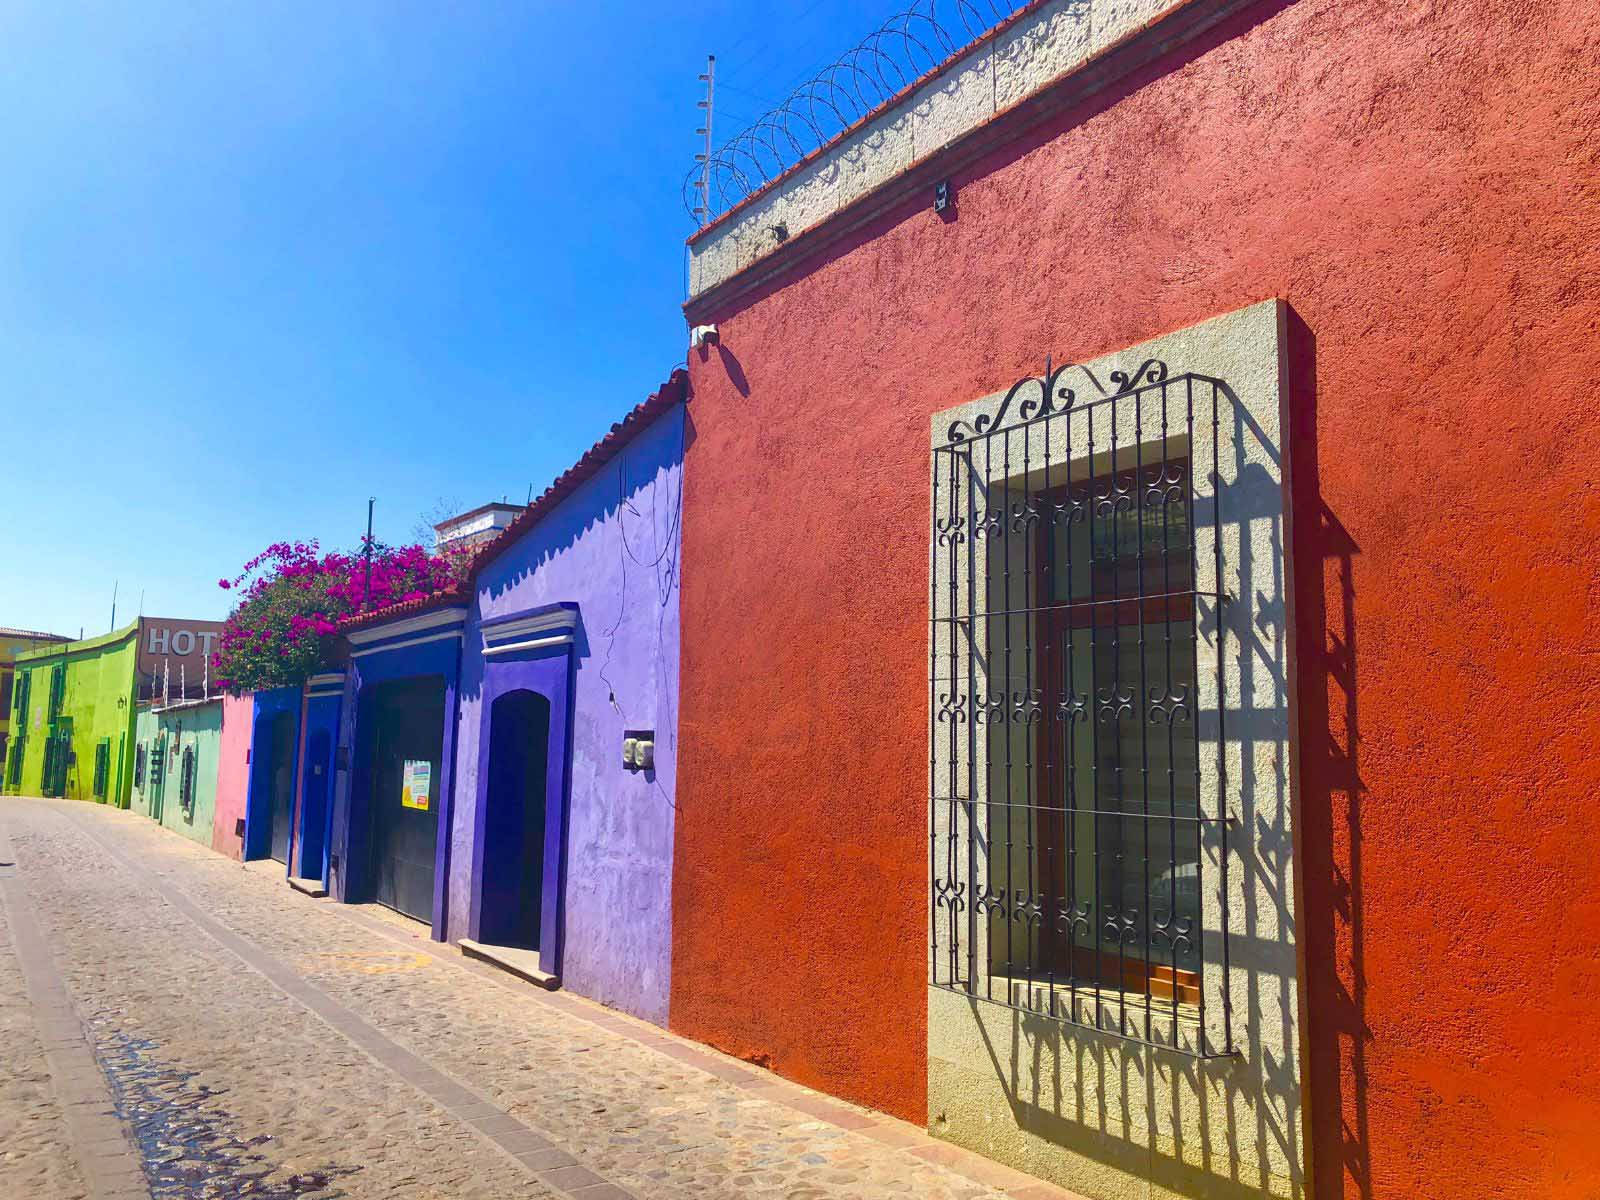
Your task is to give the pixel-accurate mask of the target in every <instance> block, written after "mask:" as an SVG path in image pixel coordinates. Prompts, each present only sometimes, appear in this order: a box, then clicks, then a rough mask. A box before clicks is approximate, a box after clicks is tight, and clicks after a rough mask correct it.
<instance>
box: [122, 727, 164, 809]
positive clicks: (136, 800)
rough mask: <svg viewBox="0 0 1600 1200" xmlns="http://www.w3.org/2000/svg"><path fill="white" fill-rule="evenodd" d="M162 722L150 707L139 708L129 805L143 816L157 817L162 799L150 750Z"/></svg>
mask: <svg viewBox="0 0 1600 1200" xmlns="http://www.w3.org/2000/svg"><path fill="white" fill-rule="evenodd" d="M159 726H160V722H159V721H157V720H156V714H155V713H154V712H152V711H151V710H150V709H148V708H144V707H141V708H140V709H139V716H138V719H137V720H135V722H134V725H133V745H134V753H133V767H132V771H133V787H132V789H131V790H130V793H129V803H128V807H129V808H130V809H132V810H133V811H134V812H136V813H138V814H139V815H140V816H141V817H155V816H157V813H156V806H157V804H158V803H159V800H160V791H161V789H160V788H159V787H158V786H157V785H156V784H155V782H154V777H153V776H152V774H151V771H150V752H151V748H152V746H153V745H154V744H155V740H156V730H157V729H158V728H159ZM141 750H143V751H144V754H143V756H142V757H143V759H144V762H143V764H142V766H141V764H140V761H139V760H140V758H141V755H140V753H139V751H141Z"/></svg>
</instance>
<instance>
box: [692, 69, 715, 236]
mask: <svg viewBox="0 0 1600 1200" xmlns="http://www.w3.org/2000/svg"><path fill="white" fill-rule="evenodd" d="M700 81H701V82H702V83H704V84H705V85H706V98H705V99H704V100H696V101H695V106H696V107H697V108H703V109H705V110H706V123H705V124H704V125H702V126H701V127H700V128H699V129H696V130H695V132H696V133H698V134H700V135H702V136H703V137H704V138H705V151H704V153H701V154H696V155H695V158H696V160H698V162H699V163H700V179H699V182H698V183H697V184H696V188H697V189H698V191H699V192H700V211H699V213H698V214H697V215H698V216H699V218H700V224H701V225H702V226H703V225H706V224H708V223H709V222H710V220H711V116H712V104H713V103H714V102H715V100H716V91H715V89H716V85H717V56H716V55H715V54H708V55H706V73H705V74H704V75H702V76H700Z"/></svg>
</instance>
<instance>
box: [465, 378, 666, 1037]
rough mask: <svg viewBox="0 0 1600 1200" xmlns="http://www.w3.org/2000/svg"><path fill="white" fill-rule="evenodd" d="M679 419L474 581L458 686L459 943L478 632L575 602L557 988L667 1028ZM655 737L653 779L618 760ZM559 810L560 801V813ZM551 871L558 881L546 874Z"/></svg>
mask: <svg viewBox="0 0 1600 1200" xmlns="http://www.w3.org/2000/svg"><path fill="white" fill-rule="evenodd" d="M684 435H685V411H684V409H683V407H682V406H681V405H680V406H677V407H674V408H672V409H670V410H668V411H667V412H666V413H664V414H663V415H662V416H660V417H658V418H657V419H656V420H655V422H654V423H653V424H652V425H651V427H650V428H649V429H647V430H645V431H643V432H642V433H640V434H639V435H638V436H637V437H636V438H635V439H634V440H633V441H632V442H631V443H630V444H629V445H628V446H627V448H626V449H625V450H623V451H622V452H621V453H620V454H619V455H618V456H617V458H616V459H614V460H613V461H612V462H610V463H608V464H607V465H606V466H605V468H604V469H602V470H601V471H600V473H599V474H598V475H596V476H595V477H594V478H592V479H590V480H589V481H588V482H586V483H585V484H583V485H582V486H581V487H580V488H579V489H578V490H577V491H576V492H574V493H573V494H572V495H571V496H570V497H568V498H567V499H566V500H564V501H563V502H562V503H561V505H560V506H559V507H558V508H557V509H556V510H555V511H553V512H552V513H550V514H549V515H548V516H547V517H545V518H544V519H543V520H542V521H540V522H539V523H538V524H537V525H535V526H534V527H533V528H531V529H530V530H528V531H527V532H526V533H523V534H522V535H521V536H520V537H519V538H518V539H517V542H516V544H515V545H513V546H511V547H509V548H508V549H506V550H504V551H503V552H502V553H500V555H499V556H498V557H497V558H496V559H494V560H493V561H492V562H491V563H490V564H489V566H488V567H487V568H486V569H484V570H483V571H482V573H481V574H480V575H479V576H478V578H477V580H476V593H475V603H474V607H473V609H472V611H471V612H470V613H469V616H468V624H467V631H466V642H465V646H466V651H465V653H464V654H463V661H462V678H461V719H460V735H459V744H458V749H457V759H456V770H457V791H456V797H457V803H456V807H455V814H454V822H453V837H454V838H455V846H454V850H453V852H452V855H451V863H452V868H451V879H450V888H451V892H450V905H449V911H450V937H451V938H452V939H459V938H461V937H464V936H468V933H467V929H466V919H467V914H468V913H469V911H470V907H471V897H472V889H473V887H474V886H476V885H475V881H474V880H473V879H472V876H471V871H470V864H471V863H472V861H473V853H472V849H473V847H472V838H473V835H474V825H475V818H476V815H477V814H476V809H477V803H478V792H479V788H478V764H479V748H480V741H481V739H482V738H484V737H486V736H487V727H486V723H485V722H484V720H483V713H482V706H481V704H480V695H479V693H480V688H481V686H482V680H483V671H484V660H483V657H482V654H481V649H482V645H483V639H482V633H481V632H480V629H479V622H480V621H482V620H486V619H493V618H495V617H503V616H508V615H511V614H516V613H522V612H526V611H528V610H530V609H536V608H541V607H543V606H546V605H553V604H561V603H575V604H576V605H577V606H578V614H579V616H578V628H577V637H576V642H575V644H574V645H573V647H572V653H573V654H574V655H575V656H576V662H575V671H574V673H573V683H572V699H571V730H572V736H571V751H570V753H571V762H570V800H569V808H568V813H567V825H566V828H567V845H566V867H565V895H564V897H563V898H562V911H563V938H562V951H561V963H560V975H561V982H562V987H563V988H567V989H570V990H572V991H575V992H578V993H580V994H582V995H585V996H589V997H590V998H592V999H595V1000H598V1001H600V1002H602V1003H604V1004H609V1005H613V1006H615V1007H617V1008H620V1009H623V1010H625V1011H627V1012H630V1013H633V1014H634V1015H636V1016H640V1017H643V1018H645V1019H646V1020H650V1021H654V1022H656V1023H658V1024H665V1023H666V1020H667V1005H668V999H669V992H668V988H669V977H670V970H669V965H670V954H671V944H672V943H671V929H672V907H671V886H672V838H673V821H674V814H675V803H676V770H675V767H676V745H675V742H676V737H677V705H678V601H679V595H678V558H679V544H680V541H679V539H680V522H679V511H680V507H679V506H680V504H681V500H682V467H681V462H682V455H683V443H684ZM624 730H654V731H655V735H656V751H655V768H654V770H653V771H637V772H635V771H628V770H625V769H624V767H623V763H622V741H623V732H624ZM552 802H553V801H552ZM546 869H547V870H548V869H550V864H549V863H548V862H547V864H546Z"/></svg>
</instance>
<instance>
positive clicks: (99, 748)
mask: <svg viewBox="0 0 1600 1200" xmlns="http://www.w3.org/2000/svg"><path fill="white" fill-rule="evenodd" d="M110 768H111V739H110V738H101V739H100V740H99V741H98V742H97V743H95V747H94V798H95V799H96V800H104V799H105V798H106V777H107V776H108V775H109V774H110Z"/></svg>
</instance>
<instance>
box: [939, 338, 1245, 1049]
mask: <svg viewBox="0 0 1600 1200" xmlns="http://www.w3.org/2000/svg"><path fill="white" fill-rule="evenodd" d="M1069 384H1071V385H1075V387H1076V388H1077V389H1081V392H1082V394H1081V395H1080V394H1079V391H1078V390H1075V387H1074V386H1069ZM1225 393H1226V384H1225V383H1224V382H1223V381H1222V380H1220V379H1216V378H1212V377H1209V376H1205V375H1199V374H1192V373H1191V374H1179V375H1172V374H1170V373H1169V371H1168V368H1167V365H1166V364H1165V363H1163V362H1161V361H1159V360H1157V359H1148V360H1146V361H1145V362H1143V363H1142V364H1141V365H1140V366H1139V368H1138V369H1137V370H1136V371H1132V372H1131V373H1130V372H1123V371H1116V372H1112V373H1111V374H1110V376H1109V378H1108V379H1107V380H1106V381H1102V380H1101V379H1099V378H1098V377H1096V376H1095V375H1094V374H1093V373H1092V372H1091V371H1090V370H1089V369H1088V368H1086V367H1082V366H1076V365H1069V366H1063V367H1054V366H1052V365H1051V364H1049V363H1048V362H1047V364H1046V367H1045V371H1044V374H1043V375H1041V376H1038V377H1030V378H1026V379H1023V380H1020V381H1019V382H1018V383H1017V384H1015V385H1014V386H1013V387H1012V388H1011V389H1010V391H1009V392H1007V393H1006V394H1005V396H1004V398H1003V399H1002V400H1001V401H1000V402H999V403H998V404H997V405H996V406H995V407H994V408H993V410H992V411H983V412H978V413H975V414H971V413H968V414H967V415H963V416H962V417H961V418H959V419H957V420H954V421H953V422H951V423H950V424H949V426H948V428H947V429H946V430H945V442H944V444H942V445H938V446H936V447H935V449H934V451H933V463H932V499H933V512H932V541H931V563H930V566H931V581H930V638H929V644H930V670H929V698H928V703H929V713H930V721H929V764H928V769H929V780H930V825H929V839H930V843H929V877H930V903H929V912H930V939H929V944H930V951H931V962H930V973H929V979H930V981H931V983H932V984H933V985H934V986H936V987H941V988H945V989H949V990H952V991H955V992H958V993H961V994H963V995H964V996H967V997H969V998H972V999H978V1000H984V1001H990V1002H994V1003H998V1004H1002V1005H1006V1006H1008V1007H1010V1008H1012V1009H1015V1010H1018V1011H1021V1012H1023V1013H1026V1014H1030V1015H1033V1016H1038V1017H1045V1018H1048V1019H1052V1020H1057V1021H1060V1022H1063V1023H1066V1024H1070V1025H1075V1026H1080V1027H1084V1028H1087V1029H1091V1030H1096V1031H1098V1032H1099V1033H1101V1034H1104V1035H1108V1036H1111V1037H1113V1038H1117V1039H1122V1040H1125V1041H1132V1042H1138V1043H1143V1044H1146V1045H1150V1046H1156V1047H1162V1048H1164V1049H1167V1050H1171V1051H1175V1052H1178V1053H1180V1054H1183V1055H1187V1056H1192V1057H1196V1058H1222V1057H1229V1056H1232V1055H1234V1054H1235V1053H1236V1044H1235V1038H1234V1029H1233V1016H1232V1003H1231V997H1230V983H1229V977H1230V964H1229V935H1230V931H1229V919H1230V917H1229V903H1228V896H1229V879H1228V871H1229V864H1228V839H1229V836H1230V829H1229V822H1228V803H1227V796H1228V782H1227V763H1226V756H1225V742H1224V736H1223V734H1224V729H1223V723H1224V722H1223V718H1224V712H1225V710H1226V708H1227V704H1226V697H1227V693H1228V678H1227V672H1226V670H1225V669H1224V649H1223V642H1224V640H1225V638H1224V634H1223V622H1222V606H1223V605H1224V604H1226V603H1228V600H1229V598H1228V597H1227V596H1226V595H1225V594H1223V592H1222V589H1221V587H1220V581H1222V580H1224V579H1225V578H1227V576H1226V575H1225V574H1224V568H1225V563H1224V538H1223V536H1222V533H1221V528H1220V527H1221V522H1219V520H1218V515H1219V513H1220V512H1221V511H1222V509H1223V507H1224V506H1225V505H1226V495H1227V494H1226V485H1225V484H1224V483H1223V482H1222V481H1223V473H1222V472H1221V471H1220V470H1219V458H1218V456H1219V453H1220V451H1219V446H1220V444H1221V442H1222V440H1223V437H1224V436H1225V432H1224V431H1223V430H1222V429H1221V427H1220V423H1219V415H1220V408H1221V405H1222V404H1223V403H1224V401H1223V396H1224V395H1225Z"/></svg>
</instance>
